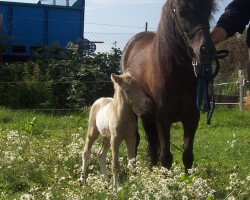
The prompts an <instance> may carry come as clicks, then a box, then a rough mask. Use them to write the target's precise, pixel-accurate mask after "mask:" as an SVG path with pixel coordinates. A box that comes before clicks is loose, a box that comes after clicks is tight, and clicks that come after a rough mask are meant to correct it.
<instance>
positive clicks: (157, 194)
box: [0, 109, 250, 200]
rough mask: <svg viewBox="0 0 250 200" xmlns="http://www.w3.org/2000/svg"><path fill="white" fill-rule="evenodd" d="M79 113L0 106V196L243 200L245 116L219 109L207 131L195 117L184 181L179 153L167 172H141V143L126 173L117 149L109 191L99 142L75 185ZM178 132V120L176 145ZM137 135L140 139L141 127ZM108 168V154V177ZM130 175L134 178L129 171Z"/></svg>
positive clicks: (249, 126) (144, 168) (248, 188)
mask: <svg viewBox="0 0 250 200" xmlns="http://www.w3.org/2000/svg"><path fill="white" fill-rule="evenodd" d="M87 116H88V111H87V110H86V111H85V112H83V113H82V114H81V115H79V114H74V113H73V114H69V115H65V116H64V115H63V116H52V115H45V114H40V113H35V112H13V111H10V110H6V109H0V157H1V159H0V199H6V200H9V199H10V200H12V199H22V200H27V199H29V200H30V199H48V200H49V199H62V200H63V199H100V200H101V199H209V200H212V199H242V200H244V199H248V197H249V195H250V194H249V192H250V185H249V183H250V182H249V178H250V177H249V175H250V174H249V155H250V152H249V133H250V122H249V117H250V113H240V112H239V111H237V110H235V109H231V110H226V109H219V110H217V111H216V112H215V114H214V118H213V123H212V125H210V126H206V125H205V124H206V123H205V117H206V116H203V115H202V118H201V122H200V124H199V128H198V131H197V135H196V139H195V146H194V154H195V163H194V168H193V170H190V171H189V173H191V175H190V176H185V175H184V173H183V172H184V168H183V164H182V161H181V156H182V152H180V151H179V150H178V149H177V148H175V147H173V146H171V149H172V152H173V154H174V158H175V164H174V165H173V167H172V169H171V170H170V171H167V170H165V169H164V168H161V167H160V166H157V167H154V168H152V169H150V168H148V163H147V161H146V160H147V159H145V152H146V141H145V140H144V139H142V140H141V142H140V145H139V157H138V158H137V161H138V162H137V164H136V166H134V167H133V166H129V168H128V167H127V161H126V154H127V152H126V150H125V148H124V144H122V145H121V149H120V164H121V167H120V168H121V173H120V177H119V180H120V187H119V192H118V193H117V194H114V193H113V190H112V178H111V177H110V178H109V179H103V177H102V176H101V175H100V169H99V165H98V158H97V156H96V155H97V152H98V150H99V148H100V145H101V143H100V141H97V143H95V144H94V146H93V149H92V150H93V151H92V152H93V153H92V156H91V159H90V161H89V163H88V179H87V182H88V185H86V186H84V187H80V186H79V183H78V178H79V177H80V171H81V153H82V148H83V145H84V140H85V133H86V131H87V121H88V118H87ZM27 123H30V124H31V125H32V128H29V127H27ZM182 131H183V130H182V127H181V124H180V123H177V124H174V125H173V128H172V132H171V138H172V143H174V145H175V146H178V147H179V148H181V146H182V137H183V135H182ZM139 132H140V134H141V135H143V134H142V127H141V125H140V126H139ZM110 165H111V155H110V153H109V154H108V169H109V173H110V174H111V172H110V168H111V166H110ZM133 170H135V171H134V172H136V175H135V176H134V175H131V174H130V172H129V171H133Z"/></svg>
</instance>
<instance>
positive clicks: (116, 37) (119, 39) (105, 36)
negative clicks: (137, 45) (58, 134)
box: [0, 27, 249, 111]
mask: <svg viewBox="0 0 250 200" xmlns="http://www.w3.org/2000/svg"><path fill="white" fill-rule="evenodd" d="M140 28H141V29H142V30H141V31H143V27H140ZM135 34H136V33H96V32H85V33H84V36H85V38H88V39H89V40H90V41H94V42H96V45H97V52H108V51H110V50H111V48H112V47H115V48H120V49H121V50H123V48H124V46H125V45H126V43H127V42H128V40H129V39H130V38H131V37H133V36H134V35H135ZM232 51H234V50H232ZM237 51H239V50H238V49H237ZM243 52H245V50H244V49H242V50H240V54H241V55H243ZM228 60H229V61H228V62H227V64H226V65H229V64H228V63H232V66H236V67H235V68H236V69H240V67H239V66H242V65H244V63H243V64H242V60H244V59H238V60H241V63H240V64H238V63H236V62H235V61H236V60H237V58H235V57H233V58H229V59H228ZM231 60H233V61H234V62H231ZM223 62H224V61H223ZM222 64H223V63H222ZM232 66H230V67H232ZM225 68H226V70H224V71H223V69H222V71H221V72H220V74H223V73H225V71H228V66H226V67H225ZM226 76H227V75H226ZM231 80H232V79H231ZM74 83H75V82H74ZM94 83H95V84H97V85H98V84H99V85H100V87H101V86H102V85H103V83H102V80H99V82H98V83H96V82H94ZM248 83H249V81H246V80H245V78H244V76H243V74H242V70H241V71H240V72H239V74H238V80H237V78H235V81H232V82H228V81H227V80H226V81H223V80H222V79H219V80H216V81H215V91H216V93H215V94H216V95H219V94H221V91H220V90H221V88H222V87H227V86H229V85H233V87H235V92H234V95H235V94H237V96H238V97H237V99H236V102H235V101H232V102H223V101H219V102H217V105H239V107H240V110H243V108H244V106H243V96H244V95H243V94H244V90H245V85H246V84H248ZM7 84H8V85H9V86H13V87H15V86H16V85H22V84H29V83H28V82H26V83H24V82H5V81H3V82H0V88H4V87H5V86H6V85H7ZM33 84H34V85H37V86H38V87H41V86H42V85H46V84H47V85H48V84H54V85H68V84H72V82H67V81H66V82H65V81H64V82H62V81H61V82H60V81H57V82H55V81H54V82H46V81H45V82H43V81H42V82H37V83H33ZM82 84H85V83H84V82H82ZM86 84H87V83H86ZM88 84H92V83H88ZM0 96H1V95H0ZM238 99H239V101H238V102H237V100H238ZM35 110H44V111H48V110H52V111H60V110H79V109H78V108H77V109H75V108H70V109H68V108H65V109H64V108H63V109H61V108H60V109H57V108H49V107H48V106H47V107H42V108H41V107H38V108H35Z"/></svg>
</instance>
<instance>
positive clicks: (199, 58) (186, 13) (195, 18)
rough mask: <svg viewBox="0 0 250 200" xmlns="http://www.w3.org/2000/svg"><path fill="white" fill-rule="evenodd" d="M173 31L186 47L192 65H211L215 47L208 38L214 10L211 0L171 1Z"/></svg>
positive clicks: (209, 37)
mask: <svg viewBox="0 0 250 200" xmlns="http://www.w3.org/2000/svg"><path fill="white" fill-rule="evenodd" d="M171 1H172V3H171V11H170V12H171V15H172V19H173V22H174V25H175V30H176V32H177V33H178V35H179V36H180V37H181V39H182V40H183V41H184V43H183V44H184V45H185V46H186V47H187V52H188V55H189V57H190V58H191V59H192V60H193V65H207V64H211V62H212V61H213V58H214V56H215V46H214V44H213V42H212V40H211V36H210V25H209V20H210V17H211V13H212V11H213V10H214V8H215V3H214V1H213V0H202V1H201V0H171Z"/></svg>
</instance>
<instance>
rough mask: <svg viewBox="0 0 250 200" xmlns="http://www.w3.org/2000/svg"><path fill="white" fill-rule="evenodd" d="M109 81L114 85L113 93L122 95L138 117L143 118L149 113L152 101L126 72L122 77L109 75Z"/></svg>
mask: <svg viewBox="0 0 250 200" xmlns="http://www.w3.org/2000/svg"><path fill="white" fill-rule="evenodd" d="M111 80H112V82H113V83H114V85H115V93H117V94H118V95H122V98H123V99H124V100H125V101H126V102H127V103H128V104H129V105H130V106H131V108H132V109H133V111H134V112H135V113H136V114H137V115H138V116H143V115H144V114H146V113H148V112H149V111H150V109H151V105H152V100H151V99H150V98H149V97H147V96H146V94H145V93H144V91H143V89H142V87H141V85H140V83H139V82H138V81H137V80H136V79H135V78H134V77H132V76H131V74H130V72H129V71H128V70H127V71H126V73H125V74H122V75H115V74H111ZM118 90H119V91H120V92H118Z"/></svg>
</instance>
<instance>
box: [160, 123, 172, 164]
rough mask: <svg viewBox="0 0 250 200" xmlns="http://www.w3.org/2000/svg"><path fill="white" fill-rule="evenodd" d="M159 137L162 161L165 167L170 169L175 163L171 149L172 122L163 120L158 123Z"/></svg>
mask: <svg viewBox="0 0 250 200" xmlns="http://www.w3.org/2000/svg"><path fill="white" fill-rule="evenodd" d="M157 127H158V137H159V141H160V146H161V163H162V166H163V167H166V168H167V169H170V168H171V166H172V163H173V155H172V153H171V150H170V128H171V124H169V123H167V122H165V121H164V122H161V123H160V124H158V126H157Z"/></svg>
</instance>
